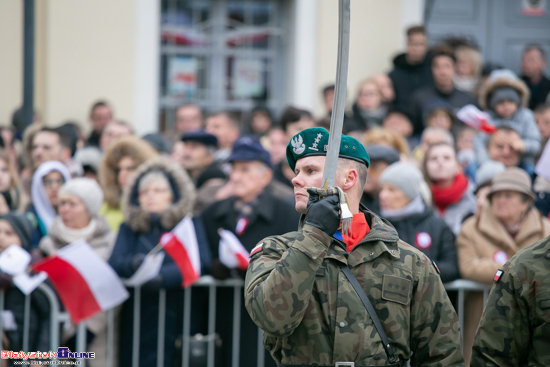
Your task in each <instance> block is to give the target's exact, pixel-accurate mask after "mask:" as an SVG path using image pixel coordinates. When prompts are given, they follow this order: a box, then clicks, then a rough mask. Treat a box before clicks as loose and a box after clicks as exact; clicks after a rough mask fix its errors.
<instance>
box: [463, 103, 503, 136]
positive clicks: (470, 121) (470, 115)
mask: <svg viewBox="0 0 550 367" xmlns="http://www.w3.org/2000/svg"><path fill="white" fill-rule="evenodd" d="M456 117H457V118H458V119H459V120H460V121H462V122H464V123H465V124H466V125H468V126H470V127H472V128H474V129H476V130H477V131H482V132H484V133H494V132H495V131H497V128H496V127H495V125H493V124H491V123H490V122H489V114H488V113H487V112H483V111H481V110H479V109H478V108H477V107H476V106H474V105H473V104H469V105H466V106H464V107H462V108H461V109H460V110H458V112H457V113H456Z"/></svg>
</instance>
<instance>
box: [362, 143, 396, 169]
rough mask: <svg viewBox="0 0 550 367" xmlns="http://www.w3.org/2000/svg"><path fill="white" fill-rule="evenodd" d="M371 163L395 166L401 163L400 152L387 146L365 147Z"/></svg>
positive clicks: (372, 145) (373, 145) (374, 145)
mask: <svg viewBox="0 0 550 367" xmlns="http://www.w3.org/2000/svg"><path fill="white" fill-rule="evenodd" d="M365 150H366V151H367V154H368V155H369V157H370V160H371V161H382V162H386V163H387V164H393V163H395V162H398V161H399V158H400V157H399V152H398V151H397V150H395V149H393V148H390V147H387V146H385V145H379V144H371V145H367V146H366V147H365Z"/></svg>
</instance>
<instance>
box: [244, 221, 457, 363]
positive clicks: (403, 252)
mask: <svg viewBox="0 0 550 367" xmlns="http://www.w3.org/2000/svg"><path fill="white" fill-rule="evenodd" d="M364 214H365V216H366V218H367V221H368V222H369V225H370V226H371V231H370V232H369V233H368V234H367V236H365V238H364V239H363V240H362V241H361V242H360V243H359V244H358V245H357V246H356V247H355V248H354V249H353V250H352V251H351V252H350V253H349V254H348V253H347V252H346V250H345V244H344V243H343V242H341V241H339V240H337V239H335V238H333V237H332V236H328V235H327V234H325V233H323V232H322V231H320V230H319V229H317V228H315V227H312V226H310V225H307V224H306V225H303V218H302V220H301V225H300V230H299V231H298V232H291V233H288V234H286V235H283V236H274V237H268V238H266V239H264V240H263V241H261V242H260V244H261V250H260V251H258V252H255V253H254V252H253V254H252V257H251V261H250V265H249V268H248V272H247V276H246V283H245V304H246V307H247V310H248V312H249V314H250V316H251V317H252V320H253V321H254V322H255V323H256V324H257V325H258V326H259V327H260V328H261V329H263V330H264V332H265V336H264V345H265V347H266V348H267V349H268V350H270V352H271V355H272V356H273V358H274V359H275V361H276V362H277V363H282V364H296V365H299V364H315V365H321V366H323V365H326V366H328V365H334V363H335V362H341V361H353V362H355V363H356V365H358V366H375V365H386V364H389V363H388V360H387V358H386V354H385V352H384V349H383V347H382V343H381V339H380V337H379V335H378V334H377V332H376V330H375V329H374V326H373V322H372V319H371V318H370V317H369V316H368V314H367V311H366V309H365V307H364V306H363V304H362V303H361V300H360V299H359V297H358V296H357V294H356V293H355V291H354V290H353V288H352V286H351V284H350V283H349V281H348V280H347V279H346V278H345V277H344V274H343V273H342V271H341V270H340V268H339V266H338V263H344V264H347V265H348V266H349V267H350V269H351V271H352V273H353V274H354V275H355V277H356V278H357V280H358V281H359V284H361V285H362V286H363V289H364V290H365V292H366V293H367V295H368V296H369V298H370V300H371V302H372V304H373V306H374V308H375V309H376V311H377V314H378V317H379V318H380V320H381V322H382V325H383V327H384V330H385V331H386V334H387V335H388V338H389V340H390V343H391V345H392V347H393V349H394V351H395V353H396V355H397V356H398V357H399V359H400V360H401V361H404V360H408V359H411V366H428V365H429V366H462V365H463V364H464V363H463V359H462V354H461V338H460V330H459V322H458V318H457V315H456V313H455V310H454V308H453V306H452V305H451V302H450V301H449V299H448V297H447V294H446V292H445V289H444V288H443V284H442V283H441V280H440V278H439V275H438V272H437V271H436V268H435V267H434V266H433V264H432V263H431V261H430V260H429V259H428V258H427V257H426V256H425V255H424V254H422V253H421V252H420V251H418V250H417V249H415V248H413V247H412V246H409V245H407V244H406V243H404V242H402V241H400V240H399V238H398V236H397V232H396V231H395V229H394V228H393V227H392V226H391V225H390V224H389V223H388V222H387V221H385V220H383V219H381V218H380V217H378V216H376V215H374V214H372V213H371V212H369V211H366V210H365V211H364ZM411 353H412V357H411Z"/></svg>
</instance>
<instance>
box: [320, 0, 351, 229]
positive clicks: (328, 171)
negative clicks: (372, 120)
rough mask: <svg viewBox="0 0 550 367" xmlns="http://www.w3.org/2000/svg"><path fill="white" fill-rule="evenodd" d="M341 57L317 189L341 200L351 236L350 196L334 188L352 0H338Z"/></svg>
mask: <svg viewBox="0 0 550 367" xmlns="http://www.w3.org/2000/svg"><path fill="white" fill-rule="evenodd" d="M338 6H339V9H338V55H337V63H336V83H335V90H334V101H333V107H332V115H331V117H330V131H329V137H328V148H327V156H326V161H325V168H324V170H323V187H322V188H321V189H317V191H318V192H319V195H320V196H328V195H338V196H339V198H340V207H341V216H340V217H341V219H342V233H347V234H348V235H349V236H351V219H352V217H353V215H352V214H351V212H350V210H349V206H348V204H347V197H346V196H345V194H344V192H343V191H342V189H341V188H339V187H334V178H335V176H336V169H337V165H338V153H339V151H340V141H341V140H342V127H343V125H344V109H345V107H346V106H345V105H346V89H347V86H346V84H347V79H348V58H349V35H350V29H349V28H350V27H349V24H350V10H349V9H350V0H339V3H338Z"/></svg>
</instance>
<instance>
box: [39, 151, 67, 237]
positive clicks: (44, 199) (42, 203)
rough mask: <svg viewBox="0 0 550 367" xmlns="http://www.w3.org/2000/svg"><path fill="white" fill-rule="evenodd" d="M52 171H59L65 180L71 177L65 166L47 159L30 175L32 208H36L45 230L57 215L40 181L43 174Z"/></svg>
mask: <svg viewBox="0 0 550 367" xmlns="http://www.w3.org/2000/svg"><path fill="white" fill-rule="evenodd" d="M52 171H58V172H59V173H61V175H62V176H63V178H64V179H65V182H68V181H69V180H70V179H71V174H70V173H69V170H68V169H67V167H65V165H64V164H63V163H61V162H58V161H48V162H44V163H42V164H41V165H40V167H38V169H37V170H36V172H34V175H33V176H32V187H31V198H32V202H33V204H34V208H35V209H36V214H38V218H40V220H41V221H42V223H44V227H45V229H46V231H48V230H49V229H50V227H51V226H52V224H53V222H54V219H55V217H56V216H57V213H56V212H55V209H54V207H53V206H52V204H51V203H50V200H49V199H48V196H47V195H46V191H45V190H44V182H43V181H42V179H43V178H44V176H46V175H47V174H49V173H50V172H52Z"/></svg>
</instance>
